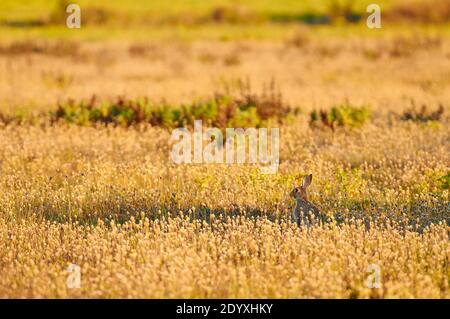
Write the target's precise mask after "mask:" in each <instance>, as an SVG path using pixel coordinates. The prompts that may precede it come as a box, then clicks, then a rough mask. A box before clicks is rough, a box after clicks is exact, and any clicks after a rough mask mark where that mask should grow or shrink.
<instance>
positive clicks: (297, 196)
mask: <svg viewBox="0 0 450 319" xmlns="http://www.w3.org/2000/svg"><path fill="white" fill-rule="evenodd" d="M311 182H312V174H310V175H306V176H305V177H303V182H302V186H301V187H294V189H293V190H292V191H291V194H290V196H291V197H292V198H293V199H294V200H295V202H296V205H295V208H294V211H293V213H292V220H293V221H294V222H295V223H296V224H297V225H298V226H300V225H302V223H303V224H304V225H305V226H307V227H309V226H310V225H311V223H312V218H311V214H314V220H315V221H316V222H317V221H319V222H320V221H321V220H323V216H322V214H321V212H320V210H319V209H318V208H317V207H316V206H315V205H313V204H312V203H310V202H309V201H308V193H307V189H308V186H309V185H311ZM301 217H303V218H301Z"/></svg>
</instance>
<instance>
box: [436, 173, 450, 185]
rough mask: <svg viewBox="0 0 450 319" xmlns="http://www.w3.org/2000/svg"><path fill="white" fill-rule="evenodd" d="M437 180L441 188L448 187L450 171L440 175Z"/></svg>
mask: <svg viewBox="0 0 450 319" xmlns="http://www.w3.org/2000/svg"><path fill="white" fill-rule="evenodd" d="M438 181H439V182H440V187H441V189H450V171H449V172H448V173H447V175H443V176H441V177H440V178H439V179H438Z"/></svg>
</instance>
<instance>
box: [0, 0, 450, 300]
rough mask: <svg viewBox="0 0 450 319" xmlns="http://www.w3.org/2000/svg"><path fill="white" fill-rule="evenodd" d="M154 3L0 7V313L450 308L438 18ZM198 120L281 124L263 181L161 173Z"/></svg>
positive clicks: (448, 172) (445, 101)
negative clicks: (174, 302)
mask: <svg viewBox="0 0 450 319" xmlns="http://www.w3.org/2000/svg"><path fill="white" fill-rule="evenodd" d="M438 2H439V1H437V2H436V3H438ZM167 3H168V2H165V1H152V4H151V5H150V4H148V3H147V2H145V1H133V2H131V1H95V2H94V1H87V0H83V1H81V0H80V1H79V4H80V6H81V8H82V12H83V10H84V9H86V12H85V15H86V20H85V22H86V25H83V26H82V28H81V29H80V30H69V29H67V28H65V27H64V26H62V25H61V17H64V14H61V12H60V11H58V8H60V7H61V6H63V5H64V2H63V1H60V2H58V1H54V2H51V1H40V0H33V1H9V0H6V1H2V2H1V3H0V33H1V38H0V70H1V72H0V297H2V298H234V297H238V298H445V299H448V298H450V268H449V257H450V247H449V222H450V202H449V185H450V167H449V166H450V125H449V124H450V116H449V113H450V105H449V101H450V90H449V88H450V34H449V33H448V30H449V28H448V25H449V17H450V9H448V11H446V10H447V6H445V2H439V3H440V4H439V5H440V6H441V7H440V10H437V9H436V8H434V10H431V11H430V10H428V11H427V10H423V8H427V5H429V4H427V3H428V2H427V1H418V0H414V1H413V2H411V3H412V4H414V5H417V7H415V6H414V5H411V7H409V9H405V8H406V7H404V6H403V4H402V3H401V2H400V1H389V2H388V1H380V5H381V6H382V8H383V10H384V9H385V8H386V20H383V28H382V29H376V30H371V29H368V28H367V27H366V26H365V23H364V21H365V19H364V17H365V15H366V13H365V7H366V5H367V2H366V1H355V4H354V5H351V4H350V2H349V1H337V2H336V1H325V0H321V1H304V2H301V1H290V0H288V1H253V0H248V1H241V2H240V3H239V5H236V2H234V1H209V2H207V4H206V2H204V1H173V5H168V4H167ZM171 3H172V2H171ZM83 8H84V9H83ZM399 8H400V9H399ZM411 8H413V9H411ZM414 8H415V9H414ZM417 8H418V9H417ZM449 8H450V7H449ZM405 10H406V11H405ZM408 10H409V11H408ZM383 12H384V11H383ZM405 12H406V13H405ZM430 12H431V13H430ZM446 12H448V16H447V15H446ZM195 119H202V120H203V121H204V122H205V123H208V124H210V125H213V126H217V127H219V128H220V129H225V128H226V127H278V128H280V136H281V139H280V165H279V169H278V171H277V173H276V174H261V172H260V170H259V169H258V167H257V166H256V165H250V164H229V165H228V164H182V165H180V164H175V163H174V162H173V161H172V160H171V158H170V151H171V147H172V145H173V142H171V139H170V137H171V132H172V130H173V129H174V128H176V127H179V126H185V127H187V128H188V129H192V123H193V120H195ZM306 174H313V176H314V178H313V182H312V185H311V186H310V191H309V200H310V201H311V202H312V203H314V204H315V205H317V206H318V207H319V208H320V209H321V211H322V212H324V213H325V214H326V215H327V217H328V222H327V223H325V224H322V225H317V226H314V227H310V228H307V227H304V226H301V227H299V226H297V225H296V224H295V223H294V222H293V221H292V219H291V214H292V210H293V208H294V205H295V203H294V201H293V200H292V198H290V197H289V193H290V192H291V190H292V188H293V187H294V185H298V184H300V183H301V179H302V177H303V176H304V175H306ZM71 264H75V265H78V266H79V267H80V268H79V269H80V271H81V278H80V286H79V288H71V287H70V286H68V284H67V282H68V277H69V276H70V272H69V271H68V267H70V265H71ZM371 265H376V266H377V267H378V268H379V269H380V271H381V273H380V287H379V288H371V287H370V285H369V284H368V280H369V279H370V276H371V273H370V271H369V270H370V267H371ZM368 269H369V270H368Z"/></svg>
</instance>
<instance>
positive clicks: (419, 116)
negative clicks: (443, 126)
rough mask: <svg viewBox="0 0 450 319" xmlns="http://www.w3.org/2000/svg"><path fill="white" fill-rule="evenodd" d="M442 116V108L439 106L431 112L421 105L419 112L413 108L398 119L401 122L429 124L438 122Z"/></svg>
mask: <svg viewBox="0 0 450 319" xmlns="http://www.w3.org/2000/svg"><path fill="white" fill-rule="evenodd" d="M443 115H444V106H443V105H442V104H441V105H439V107H438V108H437V109H436V110H435V111H433V110H430V109H429V108H428V106H427V105H425V104H424V105H422V107H421V108H420V110H417V109H416V108H415V107H414V106H413V107H412V108H410V109H409V110H407V111H406V112H404V113H403V114H402V116H401V117H400V119H401V120H403V121H413V122H422V123H426V122H430V121H436V122H437V121H440V120H441V119H442V118H443Z"/></svg>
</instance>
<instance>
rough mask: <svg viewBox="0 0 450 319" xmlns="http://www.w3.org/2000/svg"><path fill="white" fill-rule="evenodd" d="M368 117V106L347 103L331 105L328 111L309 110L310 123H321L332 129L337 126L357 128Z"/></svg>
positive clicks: (314, 124)
mask: <svg viewBox="0 0 450 319" xmlns="http://www.w3.org/2000/svg"><path fill="white" fill-rule="evenodd" d="M369 118H370V111H369V108H368V107H366V106H361V107H355V106H351V105H348V104H343V105H339V106H333V107H332V108H331V110H329V111H323V110H321V111H316V110H314V111H313V112H311V121H310V123H311V125H313V126H316V125H317V124H319V125H320V124H321V125H323V126H326V127H329V128H331V129H332V130H334V129H335V128H336V127H337V126H341V127H353V128H358V127H361V126H363V125H364V124H365V123H366V122H367V121H368V120H369Z"/></svg>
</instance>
